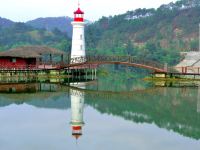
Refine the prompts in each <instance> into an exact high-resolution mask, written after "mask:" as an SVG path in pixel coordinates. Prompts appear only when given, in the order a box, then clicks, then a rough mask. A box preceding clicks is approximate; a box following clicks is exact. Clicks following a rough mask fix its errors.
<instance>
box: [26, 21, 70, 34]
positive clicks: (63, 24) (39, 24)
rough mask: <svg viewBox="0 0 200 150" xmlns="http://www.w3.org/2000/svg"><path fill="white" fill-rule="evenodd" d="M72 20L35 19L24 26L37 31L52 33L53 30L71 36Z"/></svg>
mask: <svg viewBox="0 0 200 150" xmlns="http://www.w3.org/2000/svg"><path fill="white" fill-rule="evenodd" d="M71 21H72V18H70V17H47V18H37V19H35V20H31V21H28V22H26V24H28V25H30V26H33V27H35V28H39V29H46V30H48V31H53V30H54V29H55V28H57V29H58V30H60V31H62V32H67V34H68V36H69V37H71V35H72V26H71Z"/></svg>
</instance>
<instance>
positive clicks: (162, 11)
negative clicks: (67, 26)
mask: <svg viewBox="0 0 200 150" xmlns="http://www.w3.org/2000/svg"><path fill="white" fill-rule="evenodd" d="M199 23H200V1H199V0H190V1H189V0H182V1H178V2H176V3H170V4H168V5H162V6H160V7H159V8H158V9H137V10H134V11H128V12H127V13H125V14H121V15H117V16H113V17H102V18H101V19H100V20H99V21H97V22H95V23H93V24H91V25H89V26H88V27H87V29H86V41H87V46H88V47H87V48H88V49H89V50H90V52H91V53H101V54H108V55H109V54H117V55H119V54H120V55H123V54H130V55H137V56H140V57H142V58H147V59H152V60H156V61H163V60H167V61H168V62H171V63H172V64H174V63H177V61H178V58H179V56H178V54H177V52H179V51H188V50H197V49H198V26H199ZM174 58H175V59H174ZM176 58H177V59H176ZM172 59H173V60H172Z"/></svg>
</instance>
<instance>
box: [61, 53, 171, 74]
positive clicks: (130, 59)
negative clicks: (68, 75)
mask: <svg viewBox="0 0 200 150" xmlns="http://www.w3.org/2000/svg"><path fill="white" fill-rule="evenodd" d="M103 64H120V65H126V66H131V67H137V68H143V69H147V70H151V71H154V72H167V69H166V67H165V66H164V65H163V64H160V63H156V62H153V61H147V60H142V59H138V58H136V57H134V56H86V57H76V58H73V59H69V60H68V63H67V64H63V65H61V66H60V69H64V68H79V67H83V68H84V67H85V68H90V66H94V65H96V66H99V65H103Z"/></svg>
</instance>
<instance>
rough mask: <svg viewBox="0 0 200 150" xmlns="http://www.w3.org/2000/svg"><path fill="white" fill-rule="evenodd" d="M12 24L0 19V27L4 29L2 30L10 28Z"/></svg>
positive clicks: (7, 20) (9, 21)
mask: <svg viewBox="0 0 200 150" xmlns="http://www.w3.org/2000/svg"><path fill="white" fill-rule="evenodd" d="M13 24H14V22H13V21H11V20H9V19H5V18H1V17H0V27H4V28H5V27H10V26H11V25H13Z"/></svg>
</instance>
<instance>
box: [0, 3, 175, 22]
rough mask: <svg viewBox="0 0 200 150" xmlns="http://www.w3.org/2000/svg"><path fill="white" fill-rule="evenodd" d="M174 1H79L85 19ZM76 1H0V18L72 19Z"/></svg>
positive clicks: (23, 19) (22, 20)
mask: <svg viewBox="0 0 200 150" xmlns="http://www.w3.org/2000/svg"><path fill="white" fill-rule="evenodd" d="M172 1H173V2H174V1H176V0H80V7H81V9H82V10H84V12H85V18H86V19H89V20H91V21H95V20H98V19H99V18H101V17H102V16H113V15H117V14H122V13H125V12H127V11H128V10H134V9H137V8H157V7H159V6H160V5H162V4H168V3H170V2H172ZM77 7H78V0H0V17H3V18H7V19H11V20H13V21H17V22H25V21H28V20H33V19H36V18H39V17H59V16H69V17H73V12H74V11H75V10H76V9H77Z"/></svg>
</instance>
